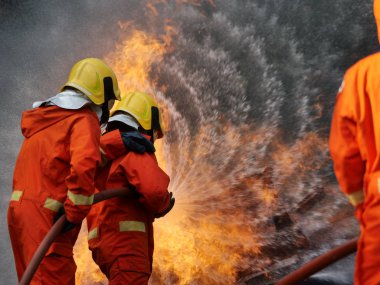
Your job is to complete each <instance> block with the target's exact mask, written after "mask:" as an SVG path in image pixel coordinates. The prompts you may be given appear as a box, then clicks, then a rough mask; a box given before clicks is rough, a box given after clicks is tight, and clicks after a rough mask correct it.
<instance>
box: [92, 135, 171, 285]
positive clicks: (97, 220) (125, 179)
mask: <svg viewBox="0 0 380 285" xmlns="http://www.w3.org/2000/svg"><path fill="white" fill-rule="evenodd" d="M114 132H119V131H118V130H116V131H113V132H110V133H107V134H105V135H104V136H102V138H101V145H102V147H104V148H107V149H110V147H109V145H110V144H111V145H112V133H114ZM103 171H105V172H107V173H108V178H107V182H106V188H108V189H110V188H123V187H128V186H129V187H132V188H134V189H135V191H136V197H133V198H130V197H128V198H115V199H110V200H107V201H104V202H101V203H99V204H96V205H94V206H93V207H92V208H91V211H90V213H89V215H88V216H87V224H88V229H89V236H88V239H89V248H90V250H91V251H92V256H93V259H94V260H95V262H96V263H97V264H98V265H99V267H100V269H101V270H102V272H103V273H104V274H105V275H106V276H107V278H108V280H109V284H110V285H119V284H120V285H121V284H134V285H142V284H148V280H149V277H150V274H151V270H152V256H153V246H154V243H153V221H154V215H155V214H156V213H160V212H162V211H163V210H164V209H166V208H167V207H168V205H169V200H170V197H169V193H168V190H167V188H168V185H169V177H168V176H167V175H166V174H165V172H164V171H162V170H161V169H160V167H159V166H158V164H157V160H156V157H155V155H154V154H148V153H144V154H137V153H134V152H129V153H127V154H126V155H123V156H120V157H119V158H117V159H115V160H113V161H112V164H111V165H109V166H108V169H107V168H105V169H104V170H103Z"/></svg>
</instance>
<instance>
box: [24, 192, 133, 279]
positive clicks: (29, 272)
mask: <svg viewBox="0 0 380 285" xmlns="http://www.w3.org/2000/svg"><path fill="white" fill-rule="evenodd" d="M128 194H132V191H131V190H130V189H128V188H121V189H109V190H105V191H102V192H99V193H97V194H95V195H94V201H93V204H96V203H99V202H101V201H104V200H108V199H111V198H114V197H121V196H128ZM65 222H66V216H65V215H63V216H62V217H60V218H59V219H58V220H57V221H56V222H55V223H54V225H53V226H52V227H51V229H50V230H49V232H48V233H47V234H46V236H45V238H44V239H43V241H42V242H41V244H40V246H39V247H38V249H37V250H36V252H35V253H34V255H33V258H32V259H31V261H30V263H29V265H28V267H27V268H26V270H25V272H24V275H23V276H22V278H21V280H20V283H19V285H29V283H30V281H31V280H32V278H33V276H34V273H35V272H36V270H37V268H38V266H39V265H40V263H41V261H42V259H43V258H44V256H45V254H46V252H47V251H48V249H49V247H50V246H51V244H52V243H53V241H54V240H55V238H56V237H57V236H58V235H59V234H60V233H61V231H62V229H63V227H64V225H65Z"/></svg>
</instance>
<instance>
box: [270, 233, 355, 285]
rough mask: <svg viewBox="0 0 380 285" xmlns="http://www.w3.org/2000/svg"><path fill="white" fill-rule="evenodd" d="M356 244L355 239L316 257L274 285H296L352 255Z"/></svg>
mask: <svg viewBox="0 0 380 285" xmlns="http://www.w3.org/2000/svg"><path fill="white" fill-rule="evenodd" d="M357 242H358V240H357V239H356V238H355V239H352V240H350V241H349V242H347V243H345V244H343V245H341V246H338V247H336V248H334V249H332V250H330V251H328V252H326V253H325V254H322V255H320V256H318V257H316V258H315V259H313V260H311V261H310V262H308V263H306V264H305V265H303V266H302V267H300V268H299V269H297V270H296V271H293V272H292V273H290V274H288V275H287V276H285V277H284V278H282V279H281V280H280V281H278V282H277V283H276V285H296V284H297V283H299V282H301V281H303V280H305V279H306V278H308V277H310V276H311V275H313V274H314V273H316V272H318V271H321V270H322V269H324V268H326V267H327V266H329V265H330V264H332V263H334V262H335V261H337V260H339V259H342V258H343V257H346V256H347V255H350V254H351V253H354V252H355V251H356V244H357Z"/></svg>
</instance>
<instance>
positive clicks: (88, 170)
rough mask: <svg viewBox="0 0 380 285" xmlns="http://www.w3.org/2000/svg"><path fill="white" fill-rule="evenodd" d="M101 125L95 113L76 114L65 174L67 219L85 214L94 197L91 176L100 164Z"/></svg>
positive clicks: (77, 218)
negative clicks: (67, 173) (68, 166)
mask: <svg viewBox="0 0 380 285" xmlns="http://www.w3.org/2000/svg"><path fill="white" fill-rule="evenodd" d="M99 140H100V128H99V122H98V120H97V118H96V116H92V115H90V114H89V115H86V116H81V117H79V118H78V119H77V120H76V122H75V123H74V125H73V127H72V129H71V133H70V146H69V151H70V174H69V176H67V177H66V180H65V182H66V186H67V199H66V201H65V203H64V207H65V212H66V217H67V219H68V221H69V222H72V223H75V224H79V223H81V222H82V220H83V219H84V218H85V217H86V215H87V213H88V211H89V210H90V207H91V204H92V202H93V198H94V191H95V187H94V179H95V173H96V168H97V166H98V165H99V164H100V153H99V143H100V141H99Z"/></svg>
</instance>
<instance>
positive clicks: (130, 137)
mask: <svg viewBox="0 0 380 285" xmlns="http://www.w3.org/2000/svg"><path fill="white" fill-rule="evenodd" d="M121 138H122V139H123V143H124V145H125V148H126V149H127V150H129V151H133V152H138V153H144V152H148V153H153V152H155V151H156V149H155V148H154V145H153V144H152V142H150V141H149V140H148V139H147V138H145V137H144V136H143V135H141V134H140V133H139V132H138V131H133V132H123V133H121Z"/></svg>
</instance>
